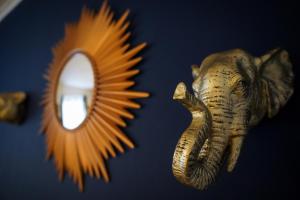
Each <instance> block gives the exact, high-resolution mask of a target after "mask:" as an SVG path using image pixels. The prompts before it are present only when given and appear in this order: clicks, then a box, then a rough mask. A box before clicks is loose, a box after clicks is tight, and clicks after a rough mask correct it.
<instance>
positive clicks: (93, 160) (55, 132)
mask: <svg viewBox="0 0 300 200" xmlns="http://www.w3.org/2000/svg"><path fill="white" fill-rule="evenodd" d="M128 15H129V11H126V12H125V13H124V14H123V15H122V16H121V17H120V19H118V20H117V21H115V20H114V17H113V13H112V12H111V10H110V8H109V6H108V5H107V1H105V2H104V4H103V5H102V7H101V9H100V11H99V13H92V12H91V11H89V10H87V9H83V11H82V15H81V17H80V20H79V22H78V23H73V24H67V25H66V28H65V37H64V39H63V40H62V41H60V42H59V43H58V44H57V45H56V46H55V48H54V49H53V54H54V55H53V61H52V63H51V64H50V67H49V70H48V72H47V74H46V75H45V78H46V79H47V81H48V85H47V88H46V91H45V95H44V98H43V102H42V103H43V105H44V113H43V121H42V131H43V132H44V133H45V136H46V144H47V158H48V159H49V158H51V157H53V158H54V163H55V166H56V169H57V171H58V174H59V177H60V180H62V179H63V177H64V174H65V172H67V173H68V174H69V175H70V177H71V178H72V179H73V181H74V182H75V183H77V184H78V186H79V190H80V191H82V190H83V187H84V185H83V183H84V181H83V177H84V174H88V175H90V176H91V177H95V178H97V179H98V178H103V180H104V181H105V182H108V181H109V173H108V171H107V169H106V166H105V160H107V159H109V158H110V157H115V156H116V155H117V152H120V153H124V151H125V150H124V146H123V144H125V145H126V146H127V147H129V148H134V144H133V142H132V141H131V140H130V139H129V138H128V137H127V136H126V135H125V134H124V133H123V130H122V129H121V128H120V127H126V126H127V125H126V122H125V120H124V118H126V119H133V118H134V115H133V114H131V113H130V112H129V111H128V109H138V108H140V105H139V104H137V103H136V102H134V101H132V99H134V98H145V97H148V96H149V94H148V93H146V92H139V91H132V90H128V88H129V87H131V86H133V85H134V84H135V82H134V81H132V80H130V79H131V78H132V77H133V76H134V75H136V74H138V73H139V70H138V69H132V68H133V67H134V66H136V65H137V64H138V63H139V62H140V61H141V60H142V57H136V55H137V54H138V53H139V52H140V51H141V50H142V49H143V48H144V47H145V46H146V44H145V43H142V44H139V45H137V46H135V47H132V48H130V45H129V43H128V42H127V41H128V39H129V37H130V35H131V34H130V32H127V29H128V27H129V22H127V20H126V18H127V16H128ZM76 52H82V53H84V54H85V55H87V56H88V57H89V58H90V60H91V62H92V64H93V70H94V77H95V84H94V85H95V87H94V92H93V93H94V94H93V102H92V107H91V109H90V112H89V114H88V116H87V118H86V119H85V121H84V122H83V123H82V124H81V125H80V126H79V127H77V128H76V129H74V130H68V129H65V128H64V127H63V126H62V125H61V123H60V120H59V119H58V118H57V114H56V105H55V98H56V89H57V83H58V80H59V77H60V73H61V71H62V69H63V67H64V65H65V63H66V61H67V60H68V59H69V58H70V56H72V55H73V54H74V53H76ZM122 143H123V144H122Z"/></svg>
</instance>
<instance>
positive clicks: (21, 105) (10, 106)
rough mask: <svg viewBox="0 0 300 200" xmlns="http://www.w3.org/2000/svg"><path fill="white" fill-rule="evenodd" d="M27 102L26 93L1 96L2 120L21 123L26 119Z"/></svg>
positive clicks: (0, 113) (0, 109)
mask: <svg viewBox="0 0 300 200" xmlns="http://www.w3.org/2000/svg"><path fill="white" fill-rule="evenodd" d="M25 100H26V94H25V93H24V92H13V93H2V94H0V120H1V121H6V122H10V123H21V122H22V120H23V118H24V112H25Z"/></svg>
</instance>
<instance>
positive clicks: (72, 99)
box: [56, 53, 94, 129]
mask: <svg viewBox="0 0 300 200" xmlns="http://www.w3.org/2000/svg"><path fill="white" fill-rule="evenodd" d="M93 90H94V74H93V66H92V63H91V60H90V59H89V58H88V57H87V56H86V55H85V54H83V53H75V54H73V55H72V56H71V57H70V59H69V60H68V61H67V62H66V64H65V66H64V68H63V70H62V72H61V75H60V77H59V81H58V86H57V92H56V105H57V117H58V118H59V120H60V122H61V124H62V126H63V127H64V128H66V129H75V128H77V127H78V126H79V125H80V124H81V123H82V122H83V121H84V120H85V119H86V117H87V115H88V112H89V109H90V107H91V103H92V98H93Z"/></svg>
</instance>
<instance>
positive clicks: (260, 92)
mask: <svg viewBox="0 0 300 200" xmlns="http://www.w3.org/2000/svg"><path fill="white" fill-rule="evenodd" d="M192 74H193V77H194V82H193V85H192V87H193V91H194V94H195V95H192V94H190V93H189V92H188V91H187V89H186V86H185V84H184V83H179V84H178V85H177V88H176V90H175V93H174V96H173V99H174V100H176V101H179V102H180V103H182V104H183V105H184V106H185V107H186V108H187V109H188V110H189V111H190V112H191V114H192V122H191V124H190V126H189V127H188V128H187V129H186V130H185V131H184V133H183V134H182V136H181V138H180V140H179V142H178V144H177V146H176V149H175V152H174V157H173V164H172V168H173V174H174V176H175V177H176V179H177V180H178V181H180V182H181V183H183V184H186V185H189V186H192V187H194V188H197V189H200V190H202V189H205V188H206V187H207V186H208V185H209V184H211V183H212V182H213V181H214V179H215V177H216V175H217V173H218V171H219V168H220V166H221V164H222V160H223V159H224V157H225V151H226V150H227V149H229V156H228V165H227V171H229V172H231V171H232V170H233V169H234V167H235V164H236V162H237V159H238V157H239V154H240V150H241V146H242V143H243V140H244V138H245V135H246V134H247V131H248V130H249V128H250V127H251V126H254V125H256V124H257V123H258V122H259V121H260V120H261V119H262V118H263V117H264V116H265V115H267V116H268V117H273V116H274V115H276V114H277V112H278V110H279V109H280V107H282V106H284V105H285V103H286V102H287V100H288V99H289V97H290V96H291V95H292V93H293V87H292V82H293V72H292V65H291V63H290V61H289V56H288V53H287V51H285V50H282V49H275V50H272V51H270V52H269V53H267V54H265V55H263V56H262V57H253V56H251V55H249V54H248V53H247V52H245V51H243V50H240V49H234V50H229V51H225V52H221V53H215V54H212V55H210V56H208V57H207V58H206V59H205V60H204V61H203V62H202V64H201V65H200V67H199V66H196V65H194V66H192Z"/></svg>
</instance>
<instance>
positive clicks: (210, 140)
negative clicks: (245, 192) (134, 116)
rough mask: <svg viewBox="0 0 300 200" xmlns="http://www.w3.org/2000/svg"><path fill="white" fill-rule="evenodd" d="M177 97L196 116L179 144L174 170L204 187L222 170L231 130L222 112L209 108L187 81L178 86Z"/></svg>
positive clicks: (188, 181) (179, 176) (184, 180)
mask: <svg viewBox="0 0 300 200" xmlns="http://www.w3.org/2000/svg"><path fill="white" fill-rule="evenodd" d="M173 99H175V100H177V101H179V102H180V103H182V104H183V105H184V106H185V107H186V108H187V109H188V110H189V111H190V112H191V114H192V118H193V119H192V122H191V124H190V126H189V127H188V128H187V129H186V130H185V131H184V133H183V134H182V136H181V138H180V140H179V142H178V144H177V146H176V149H175V152H174V157H173V165H172V169H173V174H174V176H175V177H176V178H177V179H178V180H179V181H180V182H182V183H183V184H186V185H190V186H192V187H194V188H197V189H200V190H203V189H205V188H206V187H207V186H208V185H209V184H210V183H212V182H213V181H214V179H215V177H216V175H217V173H218V171H219V168H220V164H221V161H222V157H223V153H224V152H225V149H226V147H227V144H228V134H226V133H224V131H226V130H224V128H223V126H222V122H221V121H219V120H218V114H217V113H219V112H218V111H216V110H215V111H214V110H212V109H210V110H211V111H209V110H208V108H207V107H206V105H205V104H204V103H203V102H202V101H200V100H199V99H197V98H196V97H194V96H193V95H191V94H189V93H188V91H187V90H186V87H185V85H184V84H183V83H180V84H179V85H178V86H177V88H176V91H175V93H174V96H173ZM212 117H213V118H212Z"/></svg>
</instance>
